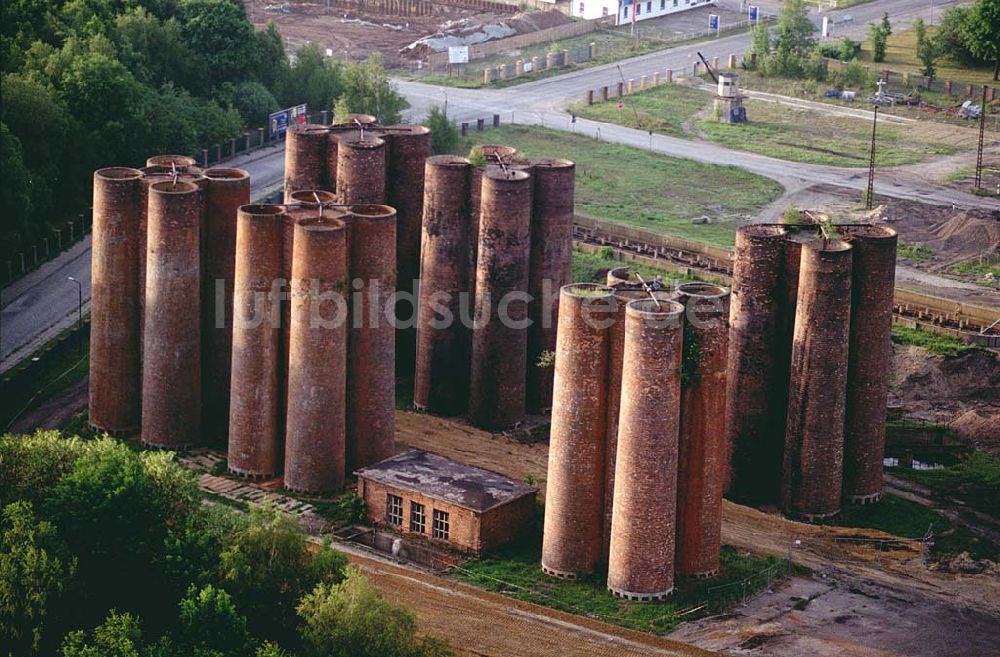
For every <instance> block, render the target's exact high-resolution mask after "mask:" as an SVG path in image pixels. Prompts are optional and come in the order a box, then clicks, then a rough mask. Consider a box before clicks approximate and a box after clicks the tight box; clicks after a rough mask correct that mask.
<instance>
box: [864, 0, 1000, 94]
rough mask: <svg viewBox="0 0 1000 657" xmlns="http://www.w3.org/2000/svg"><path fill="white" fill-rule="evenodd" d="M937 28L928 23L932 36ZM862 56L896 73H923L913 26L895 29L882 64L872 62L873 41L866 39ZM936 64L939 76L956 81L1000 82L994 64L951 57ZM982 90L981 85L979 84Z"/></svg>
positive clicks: (928, 29)
mask: <svg viewBox="0 0 1000 657" xmlns="http://www.w3.org/2000/svg"><path fill="white" fill-rule="evenodd" d="M935 13H936V12H935ZM936 29H937V28H936V26H934V25H928V26H927V34H928V35H929V36H933V35H934V32H935V31H936ZM860 58H861V59H862V60H863V61H865V62H866V63H871V64H872V66H873V67H877V68H879V69H883V68H887V69H889V70H890V71H896V72H897V73H911V74H913V75H921V68H922V66H921V64H920V61H919V60H918V59H917V35H916V33H915V32H914V31H913V30H912V29H910V30H903V31H895V30H894V31H893V33H892V34H891V35H890V36H889V40H888V42H887V43H886V49H885V61H884V62H881V63H879V64H875V63H872V62H871V43H870V42H867V41H866V42H865V43H864V44H863V45H862V51H861V57H860ZM935 68H936V69H937V78H938V79H939V80H953V81H954V82H956V83H959V82H960V83H963V84H965V83H972V84H977V85H983V84H988V85H992V86H1000V83H998V82H995V81H994V80H993V66H992V65H986V66H980V67H970V66H965V65H963V64H958V63H955V62H952V61H950V60H948V59H941V60H939V61H938V62H937V63H936V64H935ZM981 91H982V89H981V88H980V92H981Z"/></svg>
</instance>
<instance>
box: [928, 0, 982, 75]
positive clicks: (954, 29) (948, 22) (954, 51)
mask: <svg viewBox="0 0 1000 657" xmlns="http://www.w3.org/2000/svg"><path fill="white" fill-rule="evenodd" d="M969 10H970V7H965V6H961V7H952V8H951V9H947V10H945V12H944V14H942V15H941V23H940V24H939V25H938V27H937V30H936V31H935V33H934V35H935V36H936V37H937V38H938V41H939V42H940V44H941V53H942V55H946V56H947V57H948V58H949V59H951V60H952V61H954V62H956V63H959V64H964V65H966V66H975V65H979V64H982V63H983V62H982V60H980V59H979V58H978V57H976V56H975V55H973V54H972V52H971V51H970V50H969V46H968V45H967V44H966V42H965V40H966V34H965V23H966V21H967V20H968V18H969Z"/></svg>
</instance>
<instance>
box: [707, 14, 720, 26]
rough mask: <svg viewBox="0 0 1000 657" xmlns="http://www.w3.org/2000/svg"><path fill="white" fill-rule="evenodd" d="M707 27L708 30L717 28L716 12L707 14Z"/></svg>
mask: <svg viewBox="0 0 1000 657" xmlns="http://www.w3.org/2000/svg"><path fill="white" fill-rule="evenodd" d="M708 28H709V29H710V30H718V29H719V16H718V14H709V15H708Z"/></svg>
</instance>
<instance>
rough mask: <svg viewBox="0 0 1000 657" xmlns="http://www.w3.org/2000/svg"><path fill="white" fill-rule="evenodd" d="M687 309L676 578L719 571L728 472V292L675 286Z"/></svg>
mask: <svg viewBox="0 0 1000 657" xmlns="http://www.w3.org/2000/svg"><path fill="white" fill-rule="evenodd" d="M677 292H678V301H679V302H680V303H681V304H682V305H683V306H684V308H685V310H684V340H685V342H686V344H685V345H684V358H683V362H682V364H681V417H680V434H679V438H678V461H677V544H676V546H677V547H676V559H675V570H676V572H677V574H678V575H685V576H698V577H704V576H708V575H712V574H714V573H716V572H718V570H719V553H720V550H721V548H722V486H723V477H724V476H725V472H726V456H727V453H726V443H725V439H726V433H725V432H726V354H727V346H728V339H729V290H727V289H726V288H724V287H719V286H718V285H712V284H710V283H684V284H682V285H680V286H679V287H678V288H677Z"/></svg>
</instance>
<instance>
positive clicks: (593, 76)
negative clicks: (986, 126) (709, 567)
mask: <svg viewBox="0 0 1000 657" xmlns="http://www.w3.org/2000/svg"><path fill="white" fill-rule="evenodd" d="M955 4H961V3H959V2H956V1H955V0H952V1H950V2H949V1H945V2H935V3H933V4H932V3H929V2H920V1H918V2H914V1H913V0H880V1H877V2H872V3H869V4H864V5H859V6H857V7H852V8H850V9H845V10H842V11H839V12H831V14H830V15H831V16H844V15H847V14H850V15H851V16H853V18H854V20H853V21H852V22H851V23H844V24H842V27H843V30H842V31H841V32H840V34H844V33H848V34H851V35H852V36H861V35H863V33H864V31H865V29H866V25H867V24H868V22H871V21H875V20H878V19H880V18H881V16H882V13H883V12H886V11H888V12H889V14H890V16H892V18H893V25H894V26H896V29H901V28H902V27H903V26H904V25H906V24H908V23H909V22H911V21H912V20H913V19H914V18H916V17H917V16H920V17H923V18H924V20H927V21H929V22H930V21H932V20H935V19H937V18H939V17H940V14H941V11H942V10H943V8H945V7H948V6H951V5H955ZM932 7H933V8H932ZM812 16H813V19H814V20H815V21H816V22H817V24H818V23H819V20H820V17H819V15H817V14H816V13H815V12H813V14H812ZM747 44H748V36H747V35H746V34H745V33H740V34H735V35H732V36H728V37H723V38H720V39H716V40H713V41H710V42H707V43H700V44H690V45H685V46H681V47H678V48H673V49H669V50H666V51H661V52H657V53H651V54H648V55H642V56H639V57H634V58H631V59H628V60H625V61H623V62H621V63H620V65H621V67H622V70H623V71H625V72H626V75H627V76H628V77H633V78H638V77H639V76H640V75H643V74H647V75H651V74H652V72H653V71H654V70H657V71H661V72H662V71H663V69H664V68H673V69H675V70H678V71H679V70H681V69H683V68H685V67H690V64H691V62H692V61H694V58H695V52H696V51H698V50H700V51H701V52H702V53H703V54H705V55H706V57H712V56H719V57H720V59H724V58H725V57H727V56H728V55H729V53H735V54H737V55H739V54H741V53H742V52H743V50H744V49H745V48H746V46H747ZM619 79H620V76H619V73H618V68H617V65H615V64H606V65H602V66H595V67H593V68H589V69H583V70H580V71H574V72H571V73H567V74H565V75H560V76H557V77H552V78H545V79H542V80H538V81H535V82H529V83H526V84H523V85H519V86H515V87H510V88H507V89H478V90H469V89H443V88H440V87H436V86H431V85H425V84H421V83H418V82H409V81H399V82H398V87H399V90H400V91H401V93H403V94H404V95H405V96H406V98H407V99H408V100H409V101H410V104H411V108H410V109H409V110H408V111H407V118H408V119H409V120H419V119H421V118H422V117H423V116H424V115H425V114H426V113H427V111H428V110H429V109H430V108H431V107H432V106H434V105H443V104H444V103H445V102H447V104H448V112H449V115H450V116H451V117H452V118H453V119H455V120H457V121H475V119H477V118H480V117H483V118H488V117H492V115H493V114H501V116H502V120H503V121H504V122H516V123H523V124H533V125H545V126H549V127H554V128H559V129H564V130H570V129H573V130H576V131H580V132H585V133H586V134H589V135H592V136H600V138H601V139H603V140H606V141H613V142H617V143H622V144H627V145H631V146H636V147H639V148H651V149H652V150H654V151H657V152H660V153H664V154H667V155H672V156H675V157H682V158H689V159H694V160H698V161H701V162H707V163H711V164H733V165H737V166H740V167H743V168H746V169H748V170H750V171H753V172H754V173H758V174H761V175H764V176H767V177H769V178H773V179H774V180H777V181H778V182H780V183H781V184H782V185H784V186H785V188H786V189H787V190H788V191H789V192H794V191H796V190H799V189H804V188H806V187H809V186H811V185H815V184H821V183H825V184H831V185H837V186H841V187H846V188H849V189H855V190H859V191H861V190H864V189H865V187H866V185H867V178H866V174H865V171H863V170H860V169H846V168H839V167H824V166H818V165H809V164H800V163H793V162H786V161H783V160H777V159H774V158H770V157H765V156H762V155H756V154H752V153H745V152H739V151H731V150H727V149H725V148H723V147H721V146H718V145H715V144H708V143H703V142H696V141H689V140H684V139H678V138H674V137H667V136H664V135H653V136H652V137H650V135H648V134H647V133H646V132H645V131H641V130H634V129H631V128H627V127H623V126H615V125H608V124H599V123H596V122H592V121H588V120H584V119H578V122H577V124H576V125H575V126H574V125H571V124H570V122H569V118H568V116H567V114H566V113H565V112H564V111H563V109H562V108H563V107H565V106H566V105H567V104H569V103H570V102H573V101H575V100H577V99H580V98H582V97H583V95H584V94H585V92H586V90H587V89H595V88H598V87H600V86H602V85H605V84H608V85H612V84H614V83H615V82H617V81H618V80H619ZM227 164H228V166H237V167H242V168H245V169H247V170H248V171H249V172H250V174H251V180H252V181H253V189H254V196H255V197H261V196H263V195H264V194H265V193H267V192H269V191H272V190H274V189H276V188H278V187H280V185H281V181H282V177H283V168H284V152H283V149H282V148H281V147H280V146H279V147H272V148H269V149H266V150H264V151H258V152H256V153H254V154H252V155H251V156H249V157H248V156H243V157H240V158H236V159H235V160H232V161H230V162H229V163H227ZM919 170H920V167H902V168H899V169H895V170H893V171H892V172H885V173H882V174H880V175H879V176H878V178H877V180H876V185H875V191H876V193H878V194H883V195H886V196H891V197H896V198H905V199H912V200H918V201H923V202H927V203H934V204H940V205H948V204H951V203H955V204H956V205H957V206H958V207H961V208H968V207H983V206H985V207H993V208H997V209H1000V202H997V201H995V200H992V199H987V200H984V199H981V198H977V197H974V196H972V195H969V194H966V193H963V192H959V191H956V190H951V189H946V188H940V187H935V186H933V185H929V184H928V183H927V181H925V180H921V178H920V177H919V175H917V174H918V172H919ZM67 276H73V277H75V278H77V279H78V280H80V281H82V282H83V283H84V286H85V290H84V299H85V300H87V299H89V297H90V292H89V283H90V248H89V241H87V242H84V243H81V244H79V245H78V246H77V247H76V248H74V249H73V250H71V251H70V252H68V253H66V254H64V255H62V256H60V257H59V258H58V259H57V260H55V261H53V262H52V263H49V264H48V265H46V266H45V267H43V268H42V269H41V270H39V271H36V272H34V273H32V274H31V275H29V276H28V277H26V278H25V279H23V280H22V281H19V282H18V283H16V284H14V285H13V286H10V287H9V288H8V289H5V290H3V295H2V302H0V305H2V307H3V310H2V313H0V372H2V371H4V370H6V369H7V368H9V367H11V366H13V365H14V364H16V363H17V362H19V360H20V359H21V358H24V357H26V356H27V355H29V354H30V353H32V352H33V351H34V350H35V349H37V348H38V347H39V346H41V345H42V344H44V342H45V341H47V340H48V339H51V337H53V336H54V335H56V334H58V332H59V331H61V330H63V329H64V328H66V327H67V326H69V325H70V324H72V322H73V321H74V318H75V315H76V307H77V299H76V287H75V286H74V285H73V283H71V282H69V281H67V280H66V277H67Z"/></svg>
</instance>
